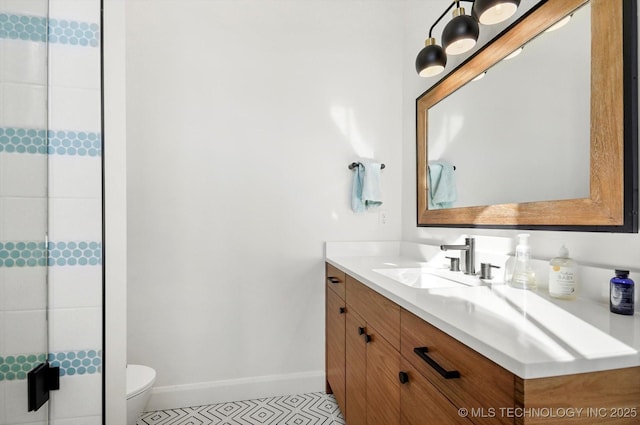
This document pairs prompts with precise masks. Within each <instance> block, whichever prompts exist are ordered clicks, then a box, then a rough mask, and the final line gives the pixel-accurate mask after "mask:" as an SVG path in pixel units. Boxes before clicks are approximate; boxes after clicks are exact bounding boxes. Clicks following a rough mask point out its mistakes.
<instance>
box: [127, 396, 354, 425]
mask: <svg viewBox="0 0 640 425" xmlns="http://www.w3.org/2000/svg"><path fill="white" fill-rule="evenodd" d="M137 425H345V422H344V418H343V417H342V413H340V409H339V408H338V404H337V403H336V400H335V399H334V398H333V396H332V395H330V394H325V393H310V394H297V395H289V396H282V397H271V398H263V399H257V400H244V401H235V402H231V403H220V404H213V405H209V406H198V407H185V408H181V409H172V410H160V411H156V412H146V413H143V414H142V416H141V417H140V419H139V420H138V423H137Z"/></svg>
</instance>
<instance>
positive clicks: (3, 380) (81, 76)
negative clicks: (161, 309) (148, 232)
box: [0, 0, 102, 425]
mask: <svg viewBox="0 0 640 425" xmlns="http://www.w3.org/2000/svg"><path fill="white" fill-rule="evenodd" d="M43 3H44V4H43ZM99 6H100V5H99V1H98V0H82V1H78V0H51V1H49V5H48V7H47V5H46V2H42V1H25V0H0V220H1V223H0V315H4V317H2V319H3V320H0V323H3V324H4V329H0V424H3V425H4V424H14V423H23V422H30V423H31V422H33V423H39V422H41V421H44V420H45V418H46V416H47V412H46V409H44V410H43V411H41V412H36V413H27V412H26V396H25V394H26V380H25V375H26V371H27V370H29V369H30V368H31V367H32V366H33V364H37V363H38V362H40V361H42V359H43V357H47V358H48V360H49V362H51V363H52V364H53V365H56V366H60V367H61V374H62V377H61V390H60V391H57V392H53V393H52V394H51V397H52V402H51V403H50V407H49V417H50V419H51V421H50V423H53V424H60V425H64V424H78V423H82V424H94V423H95V424H99V423H101V412H102V405H101V403H102V203H101V196H102V195H101V193H102V189H101V185H102V182H101V155H102V150H101V149H102V148H101V134H100V131H101V110H100V108H101V106H100V105H101V102H100V46H99V44H100V31H99V22H100V15H99V13H100V7H99ZM47 9H48V11H47ZM47 14H48V15H49V17H50V19H49V21H48V23H49V26H48V36H49V48H48V52H47V45H46V43H45V42H44V41H43V38H44V35H46V31H47V30H46V29H45V28H46V26H45V24H46V22H47V21H46V19H45V17H46V16H47ZM47 53H48V70H47V66H46V65H47V64H45V63H43V61H46V60H47ZM47 71H48V72H47ZM47 97H48V99H47ZM45 153H48V154H49V155H45ZM47 177H48V188H47V186H46V185H43V183H42V182H43V181H46V179H47ZM17 183H19V184H17ZM18 187H19V193H18V190H17V189H16V188H18ZM47 194H48V201H47ZM47 209H48V216H47ZM34 222H42V223H44V224H43V226H42V228H40V229H37V228H34V226H33V223H34ZM47 222H48V235H49V242H48V245H45V241H44V240H43V238H42V234H43V229H44V228H46V225H47ZM45 273H48V281H49V287H48V297H47V293H46V291H43V290H42V286H41V285H42V282H43V275H44V274H45ZM18 295H19V297H18ZM25 295H27V296H25ZM47 298H48V307H49V314H48V332H49V338H48V340H49V344H48V347H47V346H44V347H43V346H42V341H43V340H44V341H46V338H45V336H44V335H43V334H42V333H43V332H44V330H42V331H35V332H34V331H32V330H31V328H35V329H38V328H41V327H42V326H41V325H39V326H38V323H44V320H45V319H44V317H45V315H46V310H45V309H46V306H47ZM17 300H19V301H17ZM43 350H45V351H43ZM5 398H6V400H5V402H4V403H2V400H4V399H5Z"/></svg>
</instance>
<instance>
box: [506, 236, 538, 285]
mask: <svg viewBox="0 0 640 425" xmlns="http://www.w3.org/2000/svg"><path fill="white" fill-rule="evenodd" d="M518 239H519V241H518V246H516V260H515V264H514V265H513V274H512V276H511V281H510V282H509V284H510V285H511V286H513V287H514V288H520V289H531V290H535V289H536V287H537V285H536V274H535V273H534V272H533V269H532V268H531V264H530V263H531V250H530V248H529V234H528V233H522V234H519V235H518Z"/></svg>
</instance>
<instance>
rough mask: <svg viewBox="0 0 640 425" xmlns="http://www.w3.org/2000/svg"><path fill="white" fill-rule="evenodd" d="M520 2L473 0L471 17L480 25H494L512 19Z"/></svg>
mask: <svg viewBox="0 0 640 425" xmlns="http://www.w3.org/2000/svg"><path fill="white" fill-rule="evenodd" d="M518 6H520V0H475V1H474V2H473V7H472V8H471V16H473V18H474V19H476V20H477V21H478V22H480V23H481V24H482V25H494V24H498V23H500V22H503V21H506V20H507V19H509V18H510V17H512V16H513V15H514V14H515V13H516V10H518Z"/></svg>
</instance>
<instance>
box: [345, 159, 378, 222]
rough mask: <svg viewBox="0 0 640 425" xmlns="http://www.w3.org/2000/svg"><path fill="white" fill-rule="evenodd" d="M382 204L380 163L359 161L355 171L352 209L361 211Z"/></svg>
mask: <svg viewBox="0 0 640 425" xmlns="http://www.w3.org/2000/svg"><path fill="white" fill-rule="evenodd" d="M380 205H382V192H381V190H380V164H379V163H376V162H369V161H362V162H360V163H358V166H357V167H355V169H354V173H353V185H352V188H351V209H352V210H353V211H354V212H357V213H359V212H364V211H365V210H368V209H371V208H376V207H379V206H380Z"/></svg>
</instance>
